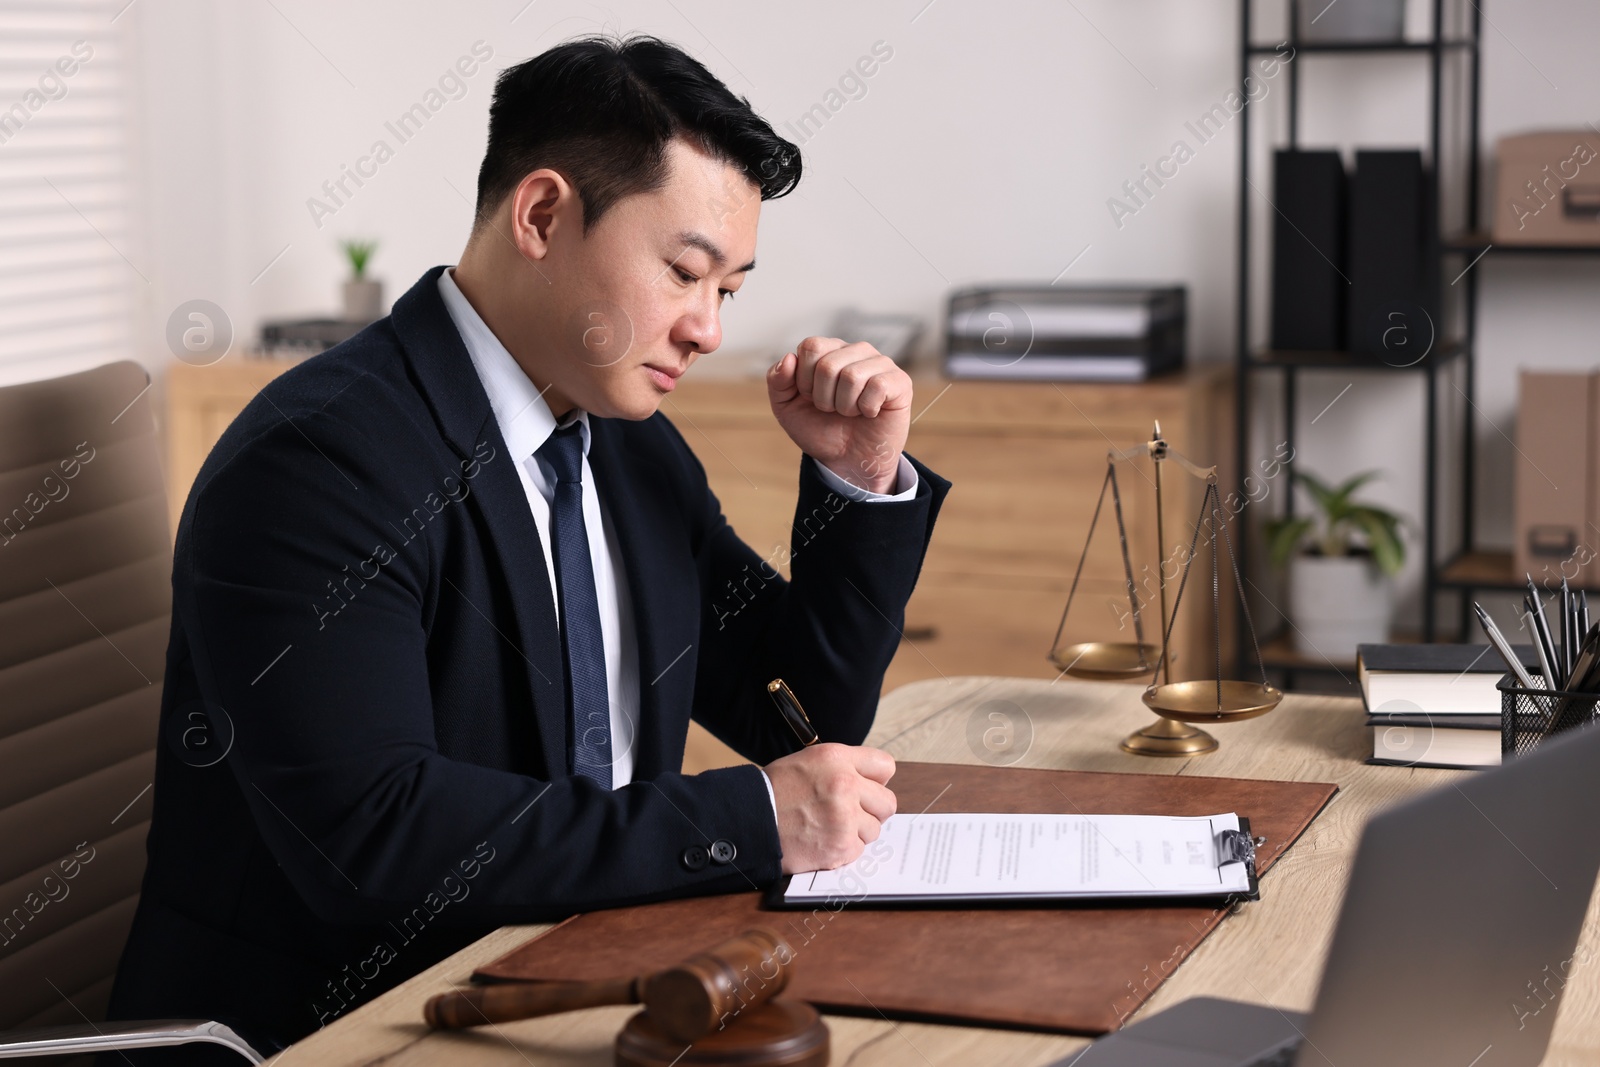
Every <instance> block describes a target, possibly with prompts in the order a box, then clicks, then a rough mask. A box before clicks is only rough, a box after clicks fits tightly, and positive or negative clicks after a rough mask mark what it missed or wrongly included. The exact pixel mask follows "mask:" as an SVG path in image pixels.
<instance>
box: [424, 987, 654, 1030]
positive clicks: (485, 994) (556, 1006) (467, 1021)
mask: <svg viewBox="0 0 1600 1067" xmlns="http://www.w3.org/2000/svg"><path fill="white" fill-rule="evenodd" d="M640 993H641V991H640V986H639V981H638V979H635V978H610V979H606V980H604V981H598V982H507V983H505V984H503V985H488V986H479V987H475V988H472V989H458V990H456V991H455V992H453V993H440V994H439V995H437V996H435V997H432V998H431V999H429V1001H428V1003H427V1004H426V1005H425V1006H424V1007H423V1009H422V1015H423V1018H425V1019H426V1020H427V1021H428V1025H429V1026H431V1027H433V1028H434V1029H436V1030H460V1029H463V1028H465V1027H468V1026H482V1025H484V1024H485V1023H503V1022H510V1021H512V1020H515V1019H531V1018H533V1017H534V1016H536V1015H555V1014H557V1013H559V1012H563V1011H574V1010H576V1009H578V1008H598V1007H603V1006H605V1005H608V1004H638V1003H639V1002H640V999H641V996H640Z"/></svg>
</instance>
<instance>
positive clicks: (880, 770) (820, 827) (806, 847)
mask: <svg viewBox="0 0 1600 1067" xmlns="http://www.w3.org/2000/svg"><path fill="white" fill-rule="evenodd" d="M766 772H767V778H768V779H769V780H770V781H771V782H772V796H773V799H774V800H775V801H776V802H777V807H778V843H779V845H781V846H782V848H783V873H784V874H801V873H804V872H805V871H831V870H833V869H834V868H835V867H843V866H844V865H845V864H847V863H850V862H853V861H854V860H855V859H856V858H857V857H859V856H860V855H861V852H862V850H863V849H864V848H866V847H867V845H868V844H869V843H870V842H873V841H876V840H877V839H878V834H879V832H880V830H881V829H882V826H883V820H885V819H887V818H888V817H889V816H891V815H893V814H894V812H895V799H894V793H892V792H890V791H889V785H888V783H889V779H890V778H892V777H893V776H894V757H893V756H891V755H889V753H887V752H885V751H883V750H882V749H879V748H868V747H866V746H864V745H863V746H854V745H838V744H832V743H821V744H816V745H811V746H809V747H807V748H803V749H801V750H800V751H799V752H796V753H794V754H793V755H791V756H784V757H783V758H782V759H777V760H773V761H772V762H771V763H769V764H767V766H766Z"/></svg>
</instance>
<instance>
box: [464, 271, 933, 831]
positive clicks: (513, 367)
mask: <svg viewBox="0 0 1600 1067" xmlns="http://www.w3.org/2000/svg"><path fill="white" fill-rule="evenodd" d="M453 269H454V268H451V269H447V270H445V271H444V272H443V273H441V274H440V275H439V294H440V295H441V296H442V297H443V298H444V305H445V308H446V309H447V310H448V311H449V312H450V318H451V320H452V321H454V323H455V326H456V330H457V332H459V333H460V334H461V340H462V341H463V343H464V344H465V345H466V349H467V355H468V356H470V357H471V358H472V365H473V367H475V368H476V369H477V372H478V378H479V379H480V380H481V381H482V382H483V388H484V391H485V392H486V393H488V394H489V407H490V408H491V409H492V410H493V412H494V418H495V422H496V423H498V424H499V426H500V435H501V436H502V437H504V438H505V442H506V448H507V450H508V451H509V453H510V456H511V459H512V460H513V461H514V464H515V466H516V469H517V474H518V476H519V477H520V478H521V479H522V489H523V492H524V493H526V494H527V497H528V507H529V509H530V510H531V511H532V512H533V522H534V525H535V526H536V527H537V528H538V530H539V541H540V543H541V544H542V545H544V546H545V548H546V551H545V553H544V563H545V570H546V572H547V573H548V574H549V576H550V590H551V593H552V595H553V596H554V597H555V601H556V602H555V609H556V612H555V614H556V624H557V625H558V626H559V625H560V620H561V592H560V587H559V586H558V585H557V584H556V565H555V555H554V553H552V552H550V551H549V550H548V549H549V547H550V502H551V501H552V500H553V499H554V496H555V486H556V481H555V472H554V471H553V470H552V469H551V468H550V466H549V464H547V463H546V462H544V461H543V460H542V459H540V458H539V457H538V456H537V455H536V454H535V453H537V452H538V450H539V448H540V446H542V445H543V444H544V443H545V441H546V440H548V439H549V437H550V435H551V434H552V433H554V432H555V431H556V429H557V428H558V425H557V423H556V419H555V416H554V415H553V414H552V413H551V411H550V405H549V404H547V403H546V402H545V399H544V397H543V396H542V395H541V394H540V392H539V390H538V389H537V388H536V387H535V386H534V384H533V382H532V381H531V380H530V379H529V378H528V376H527V374H526V373H524V372H523V370H522V368H521V367H520V366H519V365H518V364H517V361H516V360H515V359H514V358H513V357H512V355H511V353H510V352H508V351H506V347H505V345H503V344H501V343H500V339H499V338H497V337H496V336H495V335H494V332H493V331H491V330H490V329H489V327H488V325H487V324H485V323H484V321H483V319H482V318H481V317H480V316H479V315H478V313H477V311H476V310H475V309H474V308H473V306H472V304H471V303H470V302H468V300H467V298H466V296H465V295H464V294H463V293H462V292H461V289H460V287H459V286H457V285H456V283H455V279H454V278H452V277H451V274H452V273H453ZM574 421H576V422H577V423H579V424H580V425H581V426H582V427H583V430H582V431H581V434H582V438H583V524H584V529H585V532H586V533H587V534H588V536H589V558H590V560H591V561H592V562H593V564H594V584H595V595H596V597H597V599H598V602H599V605H600V635H601V640H602V641H603V642H604V643H605V657H606V696H607V698H608V699H609V700H610V702H611V757H612V765H611V786H612V788H613V789H615V788H618V787H620V786H624V785H627V784H628V783H629V782H631V781H632V780H633V765H634V753H633V744H634V741H635V739H636V738H637V737H638V735H639V641H638V634H637V632H636V631H635V629H634V620H633V602H632V598H631V597H630V595H629V593H628V583H627V580H626V575H627V571H626V569H625V567H624V565H623V560H622V556H621V553H620V549H619V543H618V540H617V537H616V531H615V528H614V527H613V526H612V524H611V521H610V516H609V515H607V514H606V509H605V508H603V507H601V506H600V495H599V493H598V492H596V491H595V486H594V473H593V471H591V470H590V469H589V415H588V412H585V411H574V412H571V413H569V414H568V416H567V418H566V419H565V420H563V422H562V423H561V424H560V425H561V426H567V425H570V424H571V423H572V422H574ZM816 470H817V473H818V475H819V476H820V477H821V478H822V480H823V482H824V484H826V485H827V486H828V487H829V488H830V489H832V490H833V491H834V492H836V493H838V494H839V495H841V496H843V497H846V498H848V499H850V500H857V501H867V502H877V501H885V500H909V499H911V497H913V496H915V495H916V492H917V472H916V469H915V468H914V467H912V466H911V463H910V461H909V460H907V459H906V458H905V456H904V455H903V454H902V455H901V457H900V466H899V471H898V475H897V483H896V489H897V491H896V492H894V493H892V494H887V493H873V492H869V491H867V490H865V489H861V488H859V487H857V486H854V485H851V484H850V483H849V482H847V481H845V480H844V479H843V478H841V477H839V476H838V475H837V474H834V473H833V472H832V471H830V470H829V469H828V468H826V467H824V466H822V465H821V464H820V463H818V464H816ZM765 773H766V772H765V771H763V772H762V774H763V776H765ZM767 794H768V796H769V797H771V795H772V783H771V782H770V781H768V782H767ZM773 811H774V814H776V811H777V804H776V802H774V804H773Z"/></svg>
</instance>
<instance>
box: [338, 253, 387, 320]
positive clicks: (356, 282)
mask: <svg viewBox="0 0 1600 1067" xmlns="http://www.w3.org/2000/svg"><path fill="white" fill-rule="evenodd" d="M339 247H340V248H341V249H343V250H344V257H345V259H346V260H348V261H349V263H350V279H349V280H348V281H346V282H345V283H344V317H345V321H346V322H361V323H367V322H375V321H377V320H378V319H380V318H382V317H383V282H381V281H379V280H378V279H376V278H368V277H367V264H368V263H369V262H371V260H372V254H373V253H374V252H376V251H377V250H378V242H376V241H357V240H344V241H340V242H339Z"/></svg>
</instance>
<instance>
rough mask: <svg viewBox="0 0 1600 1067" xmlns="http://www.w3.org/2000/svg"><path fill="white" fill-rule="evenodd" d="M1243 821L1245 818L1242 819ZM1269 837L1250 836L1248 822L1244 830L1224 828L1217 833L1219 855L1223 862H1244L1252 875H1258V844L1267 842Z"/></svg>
mask: <svg viewBox="0 0 1600 1067" xmlns="http://www.w3.org/2000/svg"><path fill="white" fill-rule="evenodd" d="M1240 821H1241V822H1243V821H1244V820H1242V819H1241V820H1240ZM1266 841H1267V839H1266V838H1264V837H1262V838H1254V837H1251V836H1250V830H1249V826H1248V824H1246V827H1245V829H1243V830H1223V831H1221V832H1220V833H1218V834H1217V855H1218V857H1219V858H1220V860H1221V862H1222V863H1242V864H1244V865H1245V869H1246V870H1247V871H1249V872H1250V877H1251V878H1254V877H1255V876H1256V845H1258V844H1266Z"/></svg>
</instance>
